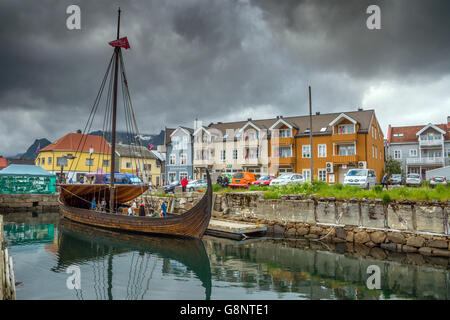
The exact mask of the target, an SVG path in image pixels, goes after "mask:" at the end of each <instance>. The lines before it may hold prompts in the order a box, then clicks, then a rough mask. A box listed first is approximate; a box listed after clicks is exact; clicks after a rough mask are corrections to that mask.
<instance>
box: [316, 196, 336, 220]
mask: <svg viewBox="0 0 450 320" xmlns="http://www.w3.org/2000/svg"><path fill="white" fill-rule="evenodd" d="M335 208H336V207H335V203H334V201H318V202H317V206H316V215H317V222H319V223H331V224H335V223H336V212H335Z"/></svg>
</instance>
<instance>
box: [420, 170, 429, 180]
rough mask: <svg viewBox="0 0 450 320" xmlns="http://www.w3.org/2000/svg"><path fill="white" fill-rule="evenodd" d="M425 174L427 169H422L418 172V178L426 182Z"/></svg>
mask: <svg viewBox="0 0 450 320" xmlns="http://www.w3.org/2000/svg"><path fill="white" fill-rule="evenodd" d="M426 172H427V169H424V168H422V170H421V171H420V176H421V177H422V180H426Z"/></svg>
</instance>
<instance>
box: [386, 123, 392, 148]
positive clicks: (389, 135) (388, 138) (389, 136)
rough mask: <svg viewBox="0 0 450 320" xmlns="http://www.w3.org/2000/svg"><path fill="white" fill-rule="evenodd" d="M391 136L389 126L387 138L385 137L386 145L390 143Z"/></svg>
mask: <svg viewBox="0 0 450 320" xmlns="http://www.w3.org/2000/svg"><path fill="white" fill-rule="evenodd" d="M391 136H392V127H391V125H389V127H388V132H387V137H386V142H387V144H389V143H391Z"/></svg>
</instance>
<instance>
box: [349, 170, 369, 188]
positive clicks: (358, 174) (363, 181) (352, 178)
mask: <svg viewBox="0 0 450 320" xmlns="http://www.w3.org/2000/svg"><path fill="white" fill-rule="evenodd" d="M376 184H377V175H376V173H375V171H374V170H371V169H351V170H349V171H348V172H347V174H346V175H345V177H344V185H350V186H358V187H361V188H364V189H371V188H372V187H373V186H374V185H376Z"/></svg>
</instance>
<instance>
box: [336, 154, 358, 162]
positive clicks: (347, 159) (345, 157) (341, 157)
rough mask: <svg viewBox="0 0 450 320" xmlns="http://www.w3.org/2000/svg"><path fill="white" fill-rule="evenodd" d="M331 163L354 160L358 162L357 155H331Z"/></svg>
mask: <svg viewBox="0 0 450 320" xmlns="http://www.w3.org/2000/svg"><path fill="white" fill-rule="evenodd" d="M331 159H332V161H333V163H335V164H347V163H349V162H354V163H357V162H358V159H359V157H358V155H356V154H354V155H350V156H339V155H336V156H332V157H331Z"/></svg>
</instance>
